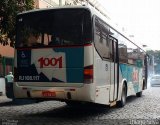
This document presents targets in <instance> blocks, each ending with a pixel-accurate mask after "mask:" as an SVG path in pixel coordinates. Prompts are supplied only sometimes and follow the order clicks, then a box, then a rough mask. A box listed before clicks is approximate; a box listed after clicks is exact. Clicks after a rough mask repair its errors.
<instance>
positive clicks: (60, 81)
mask: <svg viewBox="0 0 160 125" xmlns="http://www.w3.org/2000/svg"><path fill="white" fill-rule="evenodd" d="M104 19H105V18H104ZM16 27H17V30H16V32H17V34H16V45H15V62H14V96H15V98H19V99H20V98H22V99H24V98H25V99H35V100H38V99H41V100H59V101H64V102H66V103H67V104H68V105H74V104H80V103H82V102H83V103H85V102H91V103H98V104H104V105H110V106H113V105H116V104H117V105H118V106H120V107H123V106H124V105H125V103H126V97H127V96H130V95H134V94H136V95H137V96H141V95H142V90H144V89H146V86H147V82H146V81H147V80H146V78H147V77H146V76H145V74H146V73H144V71H147V70H146V68H147V65H146V64H147V62H146V55H145V52H144V51H143V50H142V49H141V48H140V47H138V46H137V45H136V44H134V43H133V42H132V41H130V40H129V39H128V38H127V37H125V36H124V35H123V34H122V33H120V32H118V31H117V30H116V29H115V28H113V27H112V26H110V25H109V24H108V23H107V21H105V20H102V19H101V18H100V16H98V14H96V13H95V12H94V11H93V10H92V9H90V8H88V7H86V6H81V7H77V6H76V7H61V8H50V9H42V10H41V9H39V10H32V11H28V12H24V13H21V14H19V15H18V16H17V23H16Z"/></svg>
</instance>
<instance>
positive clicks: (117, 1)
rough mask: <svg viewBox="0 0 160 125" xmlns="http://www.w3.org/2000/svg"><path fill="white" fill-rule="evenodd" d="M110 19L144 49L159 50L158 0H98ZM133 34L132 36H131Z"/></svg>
mask: <svg viewBox="0 0 160 125" xmlns="http://www.w3.org/2000/svg"><path fill="white" fill-rule="evenodd" d="M98 2H99V3H101V4H102V6H103V7H104V8H105V9H106V10H107V12H108V13H109V16H110V17H111V20H112V21H113V22H114V23H115V24H117V25H118V26H119V27H124V29H125V32H127V34H129V35H132V38H131V39H133V40H135V41H136V42H137V43H138V44H141V45H147V47H146V48H144V49H153V50H160V0H98ZM133 36H134V37H133Z"/></svg>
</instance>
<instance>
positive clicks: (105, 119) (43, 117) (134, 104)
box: [0, 87, 160, 125]
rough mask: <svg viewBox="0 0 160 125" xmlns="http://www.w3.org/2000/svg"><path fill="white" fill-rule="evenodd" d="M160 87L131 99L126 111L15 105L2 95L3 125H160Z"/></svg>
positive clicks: (46, 104) (26, 103) (54, 103)
mask: <svg viewBox="0 0 160 125" xmlns="http://www.w3.org/2000/svg"><path fill="white" fill-rule="evenodd" d="M159 120H160V87H152V88H149V89H148V90H145V91H144V92H143V96H142V97H141V98H137V97H136V96H132V97H129V98H128V99H127V104H126V106H125V107H124V108H116V107H113V108H109V107H106V106H105V107H102V106H97V105H89V106H80V107H68V106H66V104H65V103H63V102H58V101H47V102H40V103H34V102H33V101H32V102H30V101H25V100H22V101H21V102H18V101H17V102H16V103H13V102H12V101H11V100H10V99H7V98H6V97H5V96H0V124H3V125H17V124H18V125H21V124H26V125H31V124H33V125H46V124H47V125H48V124H53V125H86V124H88V125H97V124H105V125H116V124H117V125H118V124H123V125H125V124H139V125H144V124H150V125H154V124H156V125H159V124H160V121H159Z"/></svg>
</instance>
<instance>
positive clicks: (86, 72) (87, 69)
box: [83, 65, 93, 84]
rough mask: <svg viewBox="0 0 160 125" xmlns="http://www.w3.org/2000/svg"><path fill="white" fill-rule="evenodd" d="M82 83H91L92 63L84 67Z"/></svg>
mask: <svg viewBox="0 0 160 125" xmlns="http://www.w3.org/2000/svg"><path fill="white" fill-rule="evenodd" d="M83 74H84V83H86V84H90V83H93V65H90V66H86V67H84V71H83Z"/></svg>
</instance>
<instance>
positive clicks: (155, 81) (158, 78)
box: [150, 75, 160, 86]
mask: <svg viewBox="0 0 160 125" xmlns="http://www.w3.org/2000/svg"><path fill="white" fill-rule="evenodd" d="M150 84H151V86H160V75H153V76H152V77H151V79H150Z"/></svg>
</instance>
